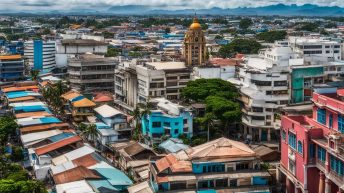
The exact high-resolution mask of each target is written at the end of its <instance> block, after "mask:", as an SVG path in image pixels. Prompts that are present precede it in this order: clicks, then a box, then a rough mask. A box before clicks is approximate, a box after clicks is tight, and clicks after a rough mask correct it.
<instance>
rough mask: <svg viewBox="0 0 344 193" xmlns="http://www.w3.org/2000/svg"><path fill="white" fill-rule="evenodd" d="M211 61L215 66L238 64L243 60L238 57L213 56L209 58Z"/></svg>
mask: <svg viewBox="0 0 344 193" xmlns="http://www.w3.org/2000/svg"><path fill="white" fill-rule="evenodd" d="M209 62H210V64H212V65H214V66H236V65H238V64H240V63H241V62H242V60H241V59H237V58H225V59H224V58H213V59H211V60H209Z"/></svg>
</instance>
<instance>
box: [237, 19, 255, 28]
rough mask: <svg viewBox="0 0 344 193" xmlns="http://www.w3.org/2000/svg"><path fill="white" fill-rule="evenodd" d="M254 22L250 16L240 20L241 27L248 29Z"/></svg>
mask: <svg viewBox="0 0 344 193" xmlns="http://www.w3.org/2000/svg"><path fill="white" fill-rule="evenodd" d="M252 24H253V22H252V20H251V19H249V18H244V19H242V20H240V23H239V27H240V28H241V29H247V28H249V27H250V26H251V25H252Z"/></svg>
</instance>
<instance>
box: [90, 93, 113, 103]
mask: <svg viewBox="0 0 344 193" xmlns="http://www.w3.org/2000/svg"><path fill="white" fill-rule="evenodd" d="M93 101H94V102H111V101H113V98H112V97H111V96H109V95H107V94H103V93H99V94H97V95H96V96H95V97H94V98H93Z"/></svg>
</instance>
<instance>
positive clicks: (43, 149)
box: [35, 136, 82, 156]
mask: <svg viewBox="0 0 344 193" xmlns="http://www.w3.org/2000/svg"><path fill="white" fill-rule="evenodd" d="M81 140H82V139H81V138H80V137H79V136H73V137H69V138H66V139H63V140H61V141H57V142H55V143H51V144H48V145H45V146H43V147H40V148H37V149H35V152H36V154H37V155H38V156H40V155H43V154H46V153H49V152H51V151H54V150H57V149H59V148H61V147H64V146H67V145H71V144H73V143H76V142H79V141H81Z"/></svg>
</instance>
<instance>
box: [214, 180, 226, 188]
mask: <svg viewBox="0 0 344 193" xmlns="http://www.w3.org/2000/svg"><path fill="white" fill-rule="evenodd" d="M215 183H216V187H227V186H228V179H216V181H215Z"/></svg>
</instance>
